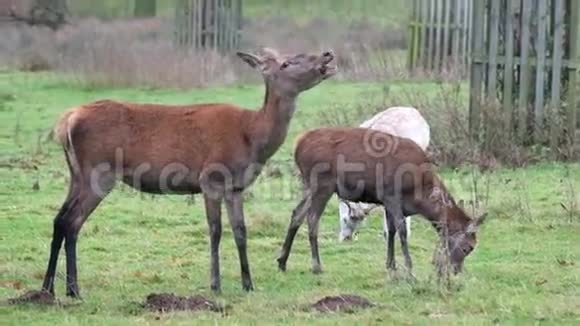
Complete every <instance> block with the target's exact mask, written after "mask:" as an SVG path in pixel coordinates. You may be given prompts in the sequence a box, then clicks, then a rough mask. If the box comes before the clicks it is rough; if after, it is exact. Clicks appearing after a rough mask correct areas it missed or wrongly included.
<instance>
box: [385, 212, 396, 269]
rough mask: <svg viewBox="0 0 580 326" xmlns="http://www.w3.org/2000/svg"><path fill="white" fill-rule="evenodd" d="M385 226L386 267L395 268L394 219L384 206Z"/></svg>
mask: <svg viewBox="0 0 580 326" xmlns="http://www.w3.org/2000/svg"><path fill="white" fill-rule="evenodd" d="M384 212H385V214H384V215H385V226H386V229H387V236H386V237H387V264H386V265H387V269H388V270H392V271H394V270H396V269H397V265H396V263H395V235H396V233H397V228H396V227H395V219H394V217H393V215H392V214H391V213H390V212H389V210H388V209H387V207H386V206H385V209H384Z"/></svg>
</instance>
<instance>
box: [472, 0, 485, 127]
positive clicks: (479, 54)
mask: <svg viewBox="0 0 580 326" xmlns="http://www.w3.org/2000/svg"><path fill="white" fill-rule="evenodd" d="M484 16H485V1H484V0H476V1H474V2H473V14H472V23H473V25H472V26H471V33H472V34H471V44H472V54H471V69H470V70H471V73H470V91H469V94H470V96H469V133H470V136H471V138H472V139H478V138H479V137H478V133H479V128H480V117H481V92H482V89H481V88H482V87H481V86H482V83H483V75H484V64H483V59H484V58H483V56H484V55H485V45H484Z"/></svg>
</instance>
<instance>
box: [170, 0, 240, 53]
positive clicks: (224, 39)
mask: <svg viewBox="0 0 580 326" xmlns="http://www.w3.org/2000/svg"><path fill="white" fill-rule="evenodd" d="M175 22H176V25H175V28H176V31H175V36H176V43H177V44H178V45H180V46H186V47H191V48H195V49H214V50H219V51H223V52H229V51H231V50H232V49H234V48H237V47H238V46H239V39H240V36H241V33H240V30H241V25H242V0H179V1H178V2H177V6H176V11H175Z"/></svg>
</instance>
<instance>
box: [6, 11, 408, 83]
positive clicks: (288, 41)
mask: <svg viewBox="0 0 580 326" xmlns="http://www.w3.org/2000/svg"><path fill="white" fill-rule="evenodd" d="M173 29H174V24H173V21H172V19H171V18H161V17H159V18H145V19H122V20H121V19H119V20H114V21H106V22H105V21H101V20H98V19H96V18H87V19H82V20H76V21H74V22H71V23H70V24H67V25H64V26H62V27H60V28H59V29H58V30H52V29H50V28H46V27H41V26H28V25H26V24H11V23H6V22H4V23H2V24H0V33H1V34H2V38H0V66H7V67H13V68H16V69H19V70H22V71H45V70H54V71H58V72H64V73H66V74H67V75H69V76H70V77H71V80H72V81H74V82H75V83H81V84H83V85H86V86H90V87H129V86H146V87H155V88H157V87H177V88H188V87H203V86H211V85H224V84H231V83H235V82H240V81H248V80H251V81H256V80H257V78H256V77H255V76H253V75H251V74H248V73H247V71H246V70H244V69H241V68H240V66H241V65H239V64H236V61H235V58H234V57H233V55H232V54H231V53H219V52H216V51H212V50H203V51H202V50H193V49H184V48H179V47H177V46H176V45H175V44H174V42H173ZM266 45H267V46H269V47H278V48H280V49H281V50H283V51H294V52H296V51H303V50H312V49H318V48H323V47H324V48H332V49H334V51H335V52H336V53H340V56H339V65H340V66H341V76H340V78H345V79H357V80H361V79H362V80H368V79H378V78H391V77H399V76H402V75H405V71H404V67H405V65H404V53H403V52H402V51H401V50H402V49H404V47H405V33H404V31H403V30H400V29H394V28H392V27H384V26H381V25H377V24H372V23H365V22H357V21H352V22H347V23H344V22H338V21H335V20H325V19H321V18H317V19H312V20H310V21H308V22H305V23H300V24H299V23H297V22H295V21H294V20H292V19H290V18H285V17H276V16H275V17H269V18H259V19H256V18H253V17H252V18H248V19H247V21H246V22H245V23H244V29H243V35H242V44H241V48H242V49H250V48H257V47H262V46H266Z"/></svg>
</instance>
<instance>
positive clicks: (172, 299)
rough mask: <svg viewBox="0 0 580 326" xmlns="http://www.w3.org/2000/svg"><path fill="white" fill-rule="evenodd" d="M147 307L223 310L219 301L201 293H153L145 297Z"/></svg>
mask: <svg viewBox="0 0 580 326" xmlns="http://www.w3.org/2000/svg"><path fill="white" fill-rule="evenodd" d="M144 306H145V308H147V309H149V310H153V311H160V312H168V311H174V310H190V311H195V310H210V311H222V310H223V309H222V307H220V306H219V305H218V304H217V303H215V302H213V301H211V300H208V299H206V298H204V297H202V296H200V295H196V296H192V297H180V296H176V295H175V294H173V293H151V294H149V295H148V296H147V298H146V299H145V304H144Z"/></svg>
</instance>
